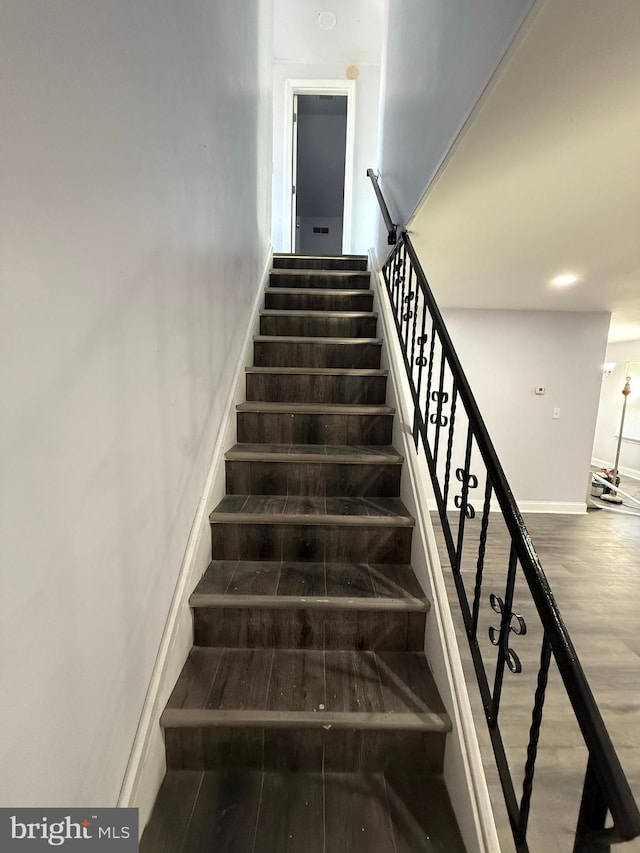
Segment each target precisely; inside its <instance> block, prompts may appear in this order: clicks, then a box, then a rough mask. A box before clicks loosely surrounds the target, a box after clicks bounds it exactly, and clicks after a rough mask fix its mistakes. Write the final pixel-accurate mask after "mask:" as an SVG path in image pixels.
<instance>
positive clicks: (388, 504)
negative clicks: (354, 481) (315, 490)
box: [209, 495, 415, 527]
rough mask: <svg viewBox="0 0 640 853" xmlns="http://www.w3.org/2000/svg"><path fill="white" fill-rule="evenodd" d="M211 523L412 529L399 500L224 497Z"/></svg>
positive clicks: (281, 496) (411, 521) (259, 496)
mask: <svg viewBox="0 0 640 853" xmlns="http://www.w3.org/2000/svg"><path fill="white" fill-rule="evenodd" d="M209 520H210V521H211V522H212V523H217V524H220V523H232V524H288V525H290V524H303V525H307V526H310V525H319V524H322V525H326V524H335V525H340V526H354V527H372V526H381V527H413V526H414V525H415V520H414V518H413V516H412V515H411V514H410V513H409V511H408V510H407V508H406V507H405V506H404V504H403V503H402V501H401V500H400V499H399V498H358V497H354V498H343V497H340V498H336V497H326V498H307V497H286V496H284V495H227V496H225V497H224V498H223V499H222V500H221V501H220V503H219V504H218V506H217V507H216V508H215V509H214V510H213V512H212V513H211V515H210V516H209Z"/></svg>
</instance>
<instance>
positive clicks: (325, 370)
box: [244, 365, 389, 405]
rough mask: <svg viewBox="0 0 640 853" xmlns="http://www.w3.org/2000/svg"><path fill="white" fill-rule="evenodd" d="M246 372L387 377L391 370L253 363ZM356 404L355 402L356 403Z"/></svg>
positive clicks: (286, 374)
mask: <svg viewBox="0 0 640 853" xmlns="http://www.w3.org/2000/svg"><path fill="white" fill-rule="evenodd" d="M244 371H245V373H260V374H263V373H264V374H266V375H267V376H268V375H270V374H272V373H275V374H283V375H285V376H362V377H366V376H379V377H386V376H388V375H389V371H388V370H385V369H382V368H376V367H274V366H272V365H269V366H266V367H263V366H258V367H256V366H255V365H252V366H251V367H245V369H244ZM354 405H355V404H354Z"/></svg>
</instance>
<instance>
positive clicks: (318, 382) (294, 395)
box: [247, 373, 387, 405]
mask: <svg viewBox="0 0 640 853" xmlns="http://www.w3.org/2000/svg"><path fill="white" fill-rule="evenodd" d="M386 399H387V377H386V376H320V375H317V374H313V373H311V374H305V375H291V374H284V373H280V374H269V373H247V400H250V401H253V402H255V401H260V402H263V403H366V404H368V405H381V404H384V402H385V401H386Z"/></svg>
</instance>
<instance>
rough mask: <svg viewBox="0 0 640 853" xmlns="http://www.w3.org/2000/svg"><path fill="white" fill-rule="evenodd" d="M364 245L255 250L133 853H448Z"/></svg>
mask: <svg viewBox="0 0 640 853" xmlns="http://www.w3.org/2000/svg"><path fill="white" fill-rule="evenodd" d="M372 303H373V294H372V292H371V291H370V290H369V273H367V271H366V258H362V257H355V256H349V257H342V258H311V257H301V256H298V257H296V256H291V255H280V256H276V257H275V258H274V267H273V271H272V272H271V275H270V283H269V287H268V288H267V289H266V291H265V303H264V310H263V311H262V312H261V316H260V335H259V336H257V337H256V338H255V344H254V356H255V357H254V366H253V367H251V368H248V369H247V374H246V380H247V402H246V403H243V404H242V405H240V406H239V407H238V444H236V445H235V446H234V447H232V448H231V449H230V450H229V452H228V453H227V457H226V475H227V495H226V497H225V498H224V499H223V500H222V501H221V503H220V504H219V505H218V507H217V508H216V509H215V510H214V512H213V513H212V514H211V531H212V562H211V565H210V566H209V568H208V569H207V571H206V573H205V575H204V576H203V578H202V579H201V581H200V583H199V584H198V586H197V588H196V590H195V591H194V593H193V595H192V597H191V602H190V603H191V606H192V608H193V618H194V633H195V645H194V647H193V649H192V651H191V654H190V655H189V658H188V660H187V662H186V664H185V667H184V670H183V672H182V674H181V675H180V678H179V680H178V682H177V684H176V687H175V689H174V691H173V694H172V696H171V698H170V700H169V703H168V705H167V708H166V710H165V712H164V714H163V716H162V720H161V725H162V727H163V729H164V735H165V742H166V754H167V768H168V769H167V774H166V777H165V779H164V782H163V784H162V787H161V790H160V792H159V795H158V798H157V801H156V805H155V808H154V812H153V815H152V818H151V820H150V822H149V825H148V826H147V828H146V830H145V833H144V836H143V839H142V843H141V850H142V851H143V853H163V852H164V851H166V853H178V851H180V853H202V851H215V853H226V851H229V852H230V853H245V851H246V853H276V852H277V853H284V851H288V853H301V851H304V853H340V851H344V852H345V853H347V851H348V853H359V851H362V852H363V853H365V851H366V853H378V851H379V853H409V851H412V853H413V851H425V853H426V851H429V852H430V853H431V852H432V851H439V853H445V851H446V853H457V851H463V850H464V847H463V844H462V841H461V839H460V835H459V832H458V829H457V826H456V822H455V818H454V816H453V813H452V810H451V806H450V804H449V800H448V796H447V793H446V790H445V787H444V783H443V781H442V777H441V773H442V763H443V754H444V745H445V737H446V733H447V731H449V730H450V728H451V724H450V721H449V718H448V717H447V715H446V713H445V711H444V707H443V705H442V702H441V700H440V697H439V696H438V692H437V690H436V687H435V685H434V682H433V679H432V676H431V673H430V671H429V667H428V664H427V661H426V658H425V656H424V654H423V647H424V635H425V620H426V617H427V612H428V609H429V605H428V602H427V601H426V600H425V597H424V594H423V592H422V590H421V588H420V586H419V584H418V583H417V580H416V578H415V576H414V574H413V571H412V569H411V567H410V565H409V563H410V552H411V535H412V529H413V525H414V521H413V518H412V517H411V516H410V514H409V513H408V511H407V510H406V508H405V507H404V505H403V504H402V502H401V500H400V498H399V494H400V476H401V468H402V458H401V457H400V456H399V455H398V453H397V452H396V451H395V449H394V448H393V447H392V446H391V440H392V425H393V416H394V412H393V409H392V408H390V407H389V406H387V405H386V404H385V398H386V371H384V370H381V369H380V352H381V340H380V339H378V338H377V337H376V320H377V317H376V314H374V313H372V307H373V306H372Z"/></svg>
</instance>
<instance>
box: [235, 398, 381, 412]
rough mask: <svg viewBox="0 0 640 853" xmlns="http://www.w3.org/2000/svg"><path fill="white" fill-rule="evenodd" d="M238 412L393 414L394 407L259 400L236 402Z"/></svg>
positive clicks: (366, 404)
mask: <svg viewBox="0 0 640 853" xmlns="http://www.w3.org/2000/svg"><path fill="white" fill-rule="evenodd" d="M236 411H238V412H272V413H278V414H288V415H295V414H301V415H306V414H308V415H316V414H322V415H393V414H395V409H394V408H393V406H387V405H386V404H382V403H380V404H375V405H372V404H368V403H268V402H264V401H261V400H256V401H247V402H246V403H238V405H237V406H236Z"/></svg>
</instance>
